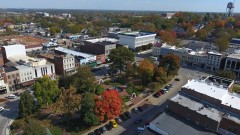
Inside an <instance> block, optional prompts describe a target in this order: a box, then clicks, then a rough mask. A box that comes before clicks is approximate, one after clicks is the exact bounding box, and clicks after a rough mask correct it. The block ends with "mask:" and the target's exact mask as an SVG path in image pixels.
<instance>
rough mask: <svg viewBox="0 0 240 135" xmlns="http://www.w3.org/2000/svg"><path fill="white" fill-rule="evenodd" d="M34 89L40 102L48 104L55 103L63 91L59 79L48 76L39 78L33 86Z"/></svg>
mask: <svg viewBox="0 0 240 135" xmlns="http://www.w3.org/2000/svg"><path fill="white" fill-rule="evenodd" d="M33 90H34V91H35V93H34V94H35V96H36V98H37V100H38V103H39V104H40V105H46V106H48V104H51V103H53V102H54V100H55V99H56V97H57V96H58V94H59V93H60V91H61V90H60V89H59V88H58V81H57V80H51V78H50V77H48V76H44V77H42V78H39V79H37V81H36V83H35V84H34V86H33Z"/></svg>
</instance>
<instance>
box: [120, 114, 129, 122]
mask: <svg viewBox="0 0 240 135" xmlns="http://www.w3.org/2000/svg"><path fill="white" fill-rule="evenodd" d="M119 117H120V118H121V119H122V120H123V121H126V120H127V119H128V118H127V116H126V115H125V114H121V115H119Z"/></svg>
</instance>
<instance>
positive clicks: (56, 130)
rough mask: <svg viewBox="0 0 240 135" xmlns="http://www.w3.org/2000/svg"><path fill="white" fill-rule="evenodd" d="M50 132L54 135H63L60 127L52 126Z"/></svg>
mask: <svg viewBox="0 0 240 135" xmlns="http://www.w3.org/2000/svg"><path fill="white" fill-rule="evenodd" d="M50 132H51V134H52V135H62V134H63V133H62V130H61V128H59V127H52V128H50Z"/></svg>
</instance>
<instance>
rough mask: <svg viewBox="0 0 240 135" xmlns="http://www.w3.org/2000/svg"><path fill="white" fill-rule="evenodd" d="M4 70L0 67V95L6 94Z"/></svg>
mask: <svg viewBox="0 0 240 135" xmlns="http://www.w3.org/2000/svg"><path fill="white" fill-rule="evenodd" d="M4 75H5V70H4V68H3V67H0V94H5V93H7V90H8V89H7V85H6V83H5V81H4Z"/></svg>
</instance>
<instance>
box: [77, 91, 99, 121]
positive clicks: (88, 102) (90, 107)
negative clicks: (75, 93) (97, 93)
mask: <svg viewBox="0 0 240 135" xmlns="http://www.w3.org/2000/svg"><path fill="white" fill-rule="evenodd" d="M94 108H95V101H94V94H92V93H85V94H84V96H83V99H82V103H81V110H80V113H81V117H82V119H83V122H84V124H86V125H88V126H94V125H98V124H99V123H100V122H99V118H98V117H97V116H96V114H95V112H94Z"/></svg>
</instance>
